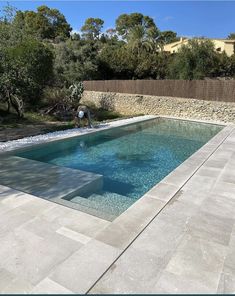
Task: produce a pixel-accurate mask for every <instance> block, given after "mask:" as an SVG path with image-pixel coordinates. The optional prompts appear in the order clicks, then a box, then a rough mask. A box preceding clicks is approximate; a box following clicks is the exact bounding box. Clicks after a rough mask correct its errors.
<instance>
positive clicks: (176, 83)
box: [84, 80, 235, 103]
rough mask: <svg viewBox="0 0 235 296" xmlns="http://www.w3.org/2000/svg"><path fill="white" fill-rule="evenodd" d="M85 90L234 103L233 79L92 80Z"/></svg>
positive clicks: (85, 84)
mask: <svg viewBox="0 0 235 296" xmlns="http://www.w3.org/2000/svg"><path fill="white" fill-rule="evenodd" d="M84 86H85V90H90V91H101V92H117V93H129V94H142V95H154V96H166V97H178V98H193V99H201V100H208V101H223V102H234V103H235V80H191V81H189V80H93V81H84Z"/></svg>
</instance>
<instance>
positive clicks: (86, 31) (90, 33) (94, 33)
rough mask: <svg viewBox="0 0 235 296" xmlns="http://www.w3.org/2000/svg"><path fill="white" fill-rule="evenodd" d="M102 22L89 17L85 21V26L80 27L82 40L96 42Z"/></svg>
mask: <svg viewBox="0 0 235 296" xmlns="http://www.w3.org/2000/svg"><path fill="white" fill-rule="evenodd" d="M103 24H104V21H103V20H102V19H100V18H93V17H90V18H88V19H86V21H85V24H84V25H83V26H82V28H81V31H82V32H83V35H82V36H83V38H85V39H87V40H98V39H99V36H100V33H101V30H102V28H103Z"/></svg>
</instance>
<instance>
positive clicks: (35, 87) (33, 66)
mask: <svg viewBox="0 0 235 296" xmlns="http://www.w3.org/2000/svg"><path fill="white" fill-rule="evenodd" d="M52 73H53V55H52V52H51V51H50V50H49V49H48V48H47V47H46V46H45V45H43V44H42V43H40V42H38V41H36V40H28V41H24V42H22V43H21V44H17V45H15V46H9V47H6V48H1V49H0V95H1V98H2V100H4V101H7V102H8V104H11V105H12V106H13V107H14V108H15V109H16V110H17V112H18V114H19V116H22V106H23V102H24V103H28V104H35V103H36V101H37V99H39V98H40V94H41V91H42V89H43V87H44V86H45V85H46V84H47V83H48V81H50V79H51V78H52Z"/></svg>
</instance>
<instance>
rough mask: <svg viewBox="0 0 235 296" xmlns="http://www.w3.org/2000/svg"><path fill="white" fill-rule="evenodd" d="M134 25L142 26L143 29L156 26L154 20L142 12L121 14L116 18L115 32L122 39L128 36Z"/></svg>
mask: <svg viewBox="0 0 235 296" xmlns="http://www.w3.org/2000/svg"><path fill="white" fill-rule="evenodd" d="M135 26H142V27H143V29H144V30H148V29H151V28H156V25H155V23H154V20H153V19H152V18H151V17H149V16H145V15H143V14H142V13H131V14H121V15H120V16H119V17H118V18H117V20H116V30H117V33H118V34H119V35H120V36H122V38H123V39H127V38H128V34H129V33H130V32H131V30H132V29H133V28H134V27H135Z"/></svg>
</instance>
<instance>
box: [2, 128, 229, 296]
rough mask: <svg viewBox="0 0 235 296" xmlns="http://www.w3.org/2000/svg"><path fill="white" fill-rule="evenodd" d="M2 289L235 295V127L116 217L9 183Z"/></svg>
mask: <svg viewBox="0 0 235 296" xmlns="http://www.w3.org/2000/svg"><path fill="white" fill-rule="evenodd" d="M0 213H1V215H0V238H1V244H0V292H1V293H54V294H55V293H66V294H69V293H71V294H72V293H102V294H103V293H216V292H218V293H234V292H235V284H234V283H235V259H234V258H235V128H234V126H233V125H229V126H227V127H225V128H224V129H223V130H222V131H221V132H220V133H218V134H217V135H216V136H215V137H214V138H213V139H212V140H210V141H209V142H208V143H207V144H206V145H204V146H203V147H202V148H201V149H199V150H198V151H197V152H196V153H195V154H193V155H192V156H191V157H190V158H188V159H187V160H186V161H185V162H184V163H183V164H181V165H180V166H179V167H178V168H177V169H176V170H174V171H173V172H172V173H171V174H169V175H168V176H167V177H166V178H164V179H163V180H162V182H160V183H159V184H158V185H156V186H155V187H154V188H153V189H151V190H150V191H149V192H147V193H146V194H145V195H144V196H143V197H142V198H141V199H140V200H138V201H137V202H136V203H135V204H134V205H133V206H131V207H130V208H129V209H128V210H127V211H125V212H124V213H123V214H121V215H120V216H119V217H118V218H116V219H115V220H114V221H113V222H108V221H106V220H102V219H100V218H97V217H95V216H92V215H89V214H86V213H83V212H80V211H77V210H73V209H70V208H67V207H64V206H62V205H59V204H55V203H52V202H49V201H47V200H44V199H40V198H37V197H35V196H33V195H30V194H26V193H23V192H20V191H16V190H14V189H11V188H9V187H6V186H2V185H0Z"/></svg>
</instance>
